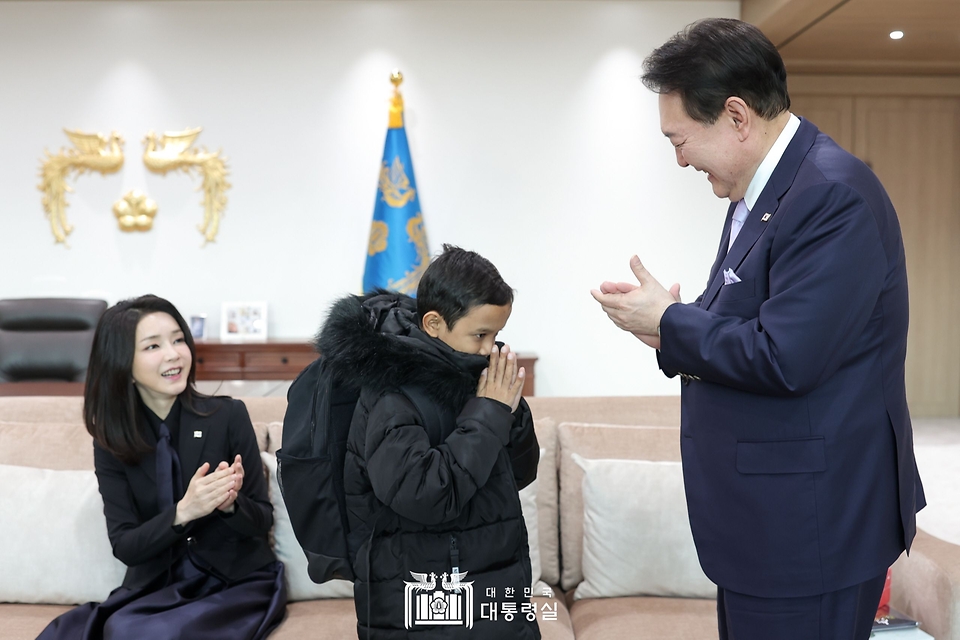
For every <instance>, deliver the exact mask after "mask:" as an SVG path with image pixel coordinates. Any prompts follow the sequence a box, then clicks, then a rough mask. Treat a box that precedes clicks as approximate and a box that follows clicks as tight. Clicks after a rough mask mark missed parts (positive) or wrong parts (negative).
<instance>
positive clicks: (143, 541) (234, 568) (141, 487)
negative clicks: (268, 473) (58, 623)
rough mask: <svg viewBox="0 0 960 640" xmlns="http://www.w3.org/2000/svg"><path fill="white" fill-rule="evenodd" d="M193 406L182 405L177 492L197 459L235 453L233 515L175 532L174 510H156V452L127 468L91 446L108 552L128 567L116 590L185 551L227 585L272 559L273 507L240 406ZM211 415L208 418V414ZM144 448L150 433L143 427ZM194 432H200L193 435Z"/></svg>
mask: <svg viewBox="0 0 960 640" xmlns="http://www.w3.org/2000/svg"><path fill="white" fill-rule="evenodd" d="M196 405H197V406H196V408H197V410H198V411H199V412H201V413H209V415H207V416H202V415H198V414H196V413H192V412H191V411H189V410H188V409H187V408H186V407H183V408H182V410H181V414H180V437H179V441H178V446H177V450H178V453H179V456H180V469H181V476H182V478H181V479H182V482H183V488H184V491H186V488H187V487H188V486H189V484H190V479H191V478H192V477H193V474H194V473H196V471H197V469H198V468H199V467H200V465H202V464H203V463H204V462H209V463H210V468H211V469H215V468H216V467H217V465H218V464H220V462H221V461H225V462H227V463H228V464H230V463H232V462H233V459H234V457H235V456H236V455H237V454H240V456H241V457H242V460H243V469H244V476H243V486H242V487H241V488H240V493H239V495H237V500H236V502H235V505H236V507H235V510H234V512H233V514H230V515H225V514H223V513H222V512H221V511H219V510H214V512H213V513H211V514H210V515H208V516H205V517H203V518H200V519H198V520H194V521H192V522H189V523H187V524H186V525H184V526H183V527H182V531H177V530H175V529H174V527H173V520H174V518H175V517H176V505H174V506H172V507H170V508H168V509H165V510H163V511H160V509H159V507H158V506H157V484H156V454H155V453H153V452H151V453H148V454H147V455H145V456H143V458H141V460H140V462H139V463H138V464H135V465H127V464H124V463H122V462H120V461H119V460H117V458H115V457H114V456H113V455H112V454H110V453H108V452H107V451H106V450H104V449H103V448H102V447H100V446H99V445H98V444H96V443H94V467H95V469H96V473H97V480H98V481H99V483H100V495H101V496H103V513H104V515H105V516H106V518H107V533H108V534H109V537H110V543H111V545H113V555H115V556H116V557H117V558H118V559H119V560H120V561H121V562H123V563H124V564H125V565H127V574H126V576H125V577H124V580H123V586H124V587H128V588H131V589H138V588H143V587H145V586H146V585H147V584H149V583H150V582H151V581H152V580H154V579H155V578H157V577H158V576H160V575H161V574H163V573H164V572H166V571H168V570H169V568H170V567H171V566H172V565H173V563H174V561H176V560H177V559H178V558H180V557H181V556H182V555H183V554H185V553H189V555H190V558H191V560H193V561H194V563H195V564H196V565H197V566H199V567H201V568H203V569H206V570H207V571H208V572H209V573H211V574H212V575H215V576H217V577H218V578H220V579H222V580H224V581H225V582H228V583H229V582H233V581H235V580H238V579H240V578H242V577H243V576H245V575H247V574H249V573H250V572H251V571H255V570H257V569H260V568H262V567H264V566H266V565H267V564H269V563H270V562H272V561H274V560H276V557H275V556H274V554H273V551H271V549H270V544H269V541H268V539H267V534H268V532H269V531H270V527H271V526H272V525H273V507H272V506H271V504H270V500H269V499H268V497H267V488H266V482H265V481H264V477H263V471H262V466H261V463H260V450H259V448H258V447H257V440H256V435H255V434H254V431H253V425H252V424H251V423H250V416H249V415H248V413H247V408H246V406H245V405H244V404H243V402H241V401H239V400H233V399H231V398H223V397H216V398H206V399H199V400H198V401H197V403H196ZM211 412H212V413H211ZM145 433H146V437H147V440H148V442H150V444H152V445H155V444H156V436H155V435H154V434H153V431H152V430H151V429H149V428H146V429H145ZM197 434H199V435H197Z"/></svg>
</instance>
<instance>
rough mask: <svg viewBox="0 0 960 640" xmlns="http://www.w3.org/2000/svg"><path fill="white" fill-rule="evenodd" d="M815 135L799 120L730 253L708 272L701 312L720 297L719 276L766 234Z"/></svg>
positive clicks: (727, 229) (735, 265)
mask: <svg viewBox="0 0 960 640" xmlns="http://www.w3.org/2000/svg"><path fill="white" fill-rule="evenodd" d="M819 133H820V131H819V130H818V129H817V128H816V127H815V126H814V125H813V124H811V123H810V122H809V121H807V120H804V119H801V121H800V128H799V129H797V133H796V134H795V135H794V136H793V140H791V141H790V144H788V145H787V148H786V150H785V151H784V152H783V156H782V157H781V158H780V162H779V163H777V168H776V169H774V171H773V174H772V175H771V176H770V179H769V180H768V181H767V184H766V186H765V187H764V188H763V191H762V192H761V193H760V197H759V198H757V202H756V203H755V204H754V205H753V209H751V210H750V215H749V216H747V220H746V222H744V224H743V228H742V229H740V233H739V234H737V239H736V240H734V241H733V246H732V247H730V251H729V252H728V253H727V254H726V256H725V257H724V258H723V259H722V260H719V258H718V261H719V262H720V266H719V268H717V269H716V270H715V271H712V272H711V278H710V285H709V287H708V289H707V292H706V293H705V294H704V296H703V300H702V301H701V302H700V307H701V308H703V309H708V308H710V304H711V303H712V302H713V301H714V299H715V298H716V297H717V294H718V293H720V287H722V286H723V272H724V271H726V270H727V269H733V270H734V271H736V270H737V269H738V268H739V267H740V265H741V264H742V263H743V260H744V258H746V257H747V254H748V253H749V252H750V249H752V248H753V245H755V244H756V243H757V240H759V239H760V236H762V235H763V232H764V231H766V229H767V227H768V226H769V225H770V221H771V220H773V217H774V216H775V215H776V213H777V210H778V209H779V206H780V198H781V197H783V194H785V193H786V192H787V191H788V190H789V189H790V186H791V185H792V184H793V180H794V178H795V177H796V175H797V171H799V169H800V164H801V163H802V162H803V159H804V158H805V157H806V155H807V152H808V151H809V150H810V147H812V146H813V143H814V141H815V140H816V138H817V134H819ZM734 207H735V203H731V206H730V210H729V211H728V212H727V225H726V227H725V230H724V238H727V239H728V238H729V237H730V218H731V217H732V212H733V208H734ZM727 242H729V240H727ZM725 246H726V245H725V244H724V243H721V245H720V250H721V252H722V251H723V249H724V248H725Z"/></svg>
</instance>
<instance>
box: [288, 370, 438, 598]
mask: <svg viewBox="0 0 960 640" xmlns="http://www.w3.org/2000/svg"><path fill="white" fill-rule="evenodd" d="M330 369H331V367H330V365H329V363H328V362H327V361H326V360H325V359H324V358H323V357H322V356H321V357H319V358H317V359H316V360H315V361H314V362H313V363H312V364H310V365H309V366H308V367H307V368H306V369H304V370H303V371H302V372H301V373H300V375H299V376H297V379H296V380H294V381H293V384H292V385H291V386H290V390H289V391H288V392H287V411H286V413H285V414H284V416H283V448H281V449H280V450H278V451H277V479H278V480H279V484H280V491H281V493H282V494H283V501H284V503H285V504H286V507H287V512H288V513H289V514H290V524H291V525H292V526H293V532H294V533H295V534H296V536H297V541H298V542H299V543H300V546H301V547H302V548H303V552H304V554H305V555H306V556H307V573H308V574H309V575H310V579H311V580H313V581H314V582H316V583H322V582H326V581H328V580H332V579H335V578H338V579H342V580H351V581H352V580H354V579H355V575H354V572H353V567H352V566H351V565H350V554H349V551H348V549H347V533H348V532H349V525H348V522H347V505H346V497H345V495H344V491H343V459H344V456H345V455H346V450H347V436H348V434H349V433H350V423H351V421H352V419H353V411H354V408H355V407H356V405H357V400H359V398H360V388H359V387H358V386H354V385H351V384H349V383H338V382H336V376H334V375H333V372H332V371H331V370H330ZM401 391H402V392H403V394H404V395H405V396H406V397H407V398H408V399H409V400H410V401H411V402H412V403H413V406H414V407H416V409H417V411H418V412H419V413H420V417H421V419H422V422H423V424H424V428H425V429H426V431H427V434H428V436H429V437H430V444H431V446H436V445H437V444H438V443H439V440H440V429H441V419H442V418H441V417H440V414H439V413H438V409H437V407H436V405H435V404H434V403H432V402H430V401H429V400H428V399H427V398H426V396H424V395H423V392H422V391H420V390H419V389H416V388H411V387H402V388H401ZM398 489H399V480H398V482H397V483H396V485H395V486H394V487H393V488H392V489H391V491H390V493H389V495H388V499H387V500H386V501H385V502H386V504H389V503H390V501H391V500H392V499H393V494H395V493H396V491H397V490H398Z"/></svg>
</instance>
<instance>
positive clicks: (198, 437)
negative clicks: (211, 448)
mask: <svg viewBox="0 0 960 640" xmlns="http://www.w3.org/2000/svg"><path fill="white" fill-rule="evenodd" d="M206 422H207V421H205V420H204V419H203V418H201V417H200V416H198V415H196V414H195V413H193V412H192V411H190V410H188V409H187V408H186V407H182V408H181V410H180V438H179V443H178V444H179V445H180V446H179V447H178V453H179V455H180V476H181V477H182V478H183V490H184V491H186V490H187V487H188V486H189V485H190V479H191V478H192V477H193V474H195V473H196V472H197V467H199V466H200V454H201V453H203V447H204V445H205V444H206V442H207V432H206V427H207V426H208V425H207V424H206ZM210 471H213V469H210Z"/></svg>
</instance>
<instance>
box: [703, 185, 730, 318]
mask: <svg viewBox="0 0 960 640" xmlns="http://www.w3.org/2000/svg"><path fill="white" fill-rule="evenodd" d="M736 208H737V204H736V203H735V202H731V203H730V206H729V207H727V219H726V220H724V222H723V233H722V234H721V236H720V246H719V247H718V248H717V258H716V260H714V261H713V266H712V267H710V277H709V278H707V288H706V293H704V296H703V300H701V301H700V306H701V307H703V308H706V306H707V305H706V300H707V293H709V292H710V289H711V286H710V285H711V283H713V281H714V280H715V279H716V277H717V273H719V271H720V265H721V264H722V263H723V259H724V257H725V256H726V255H727V245H728V244H730V226H731V224H732V223H733V212H734V211H735V210H736Z"/></svg>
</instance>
